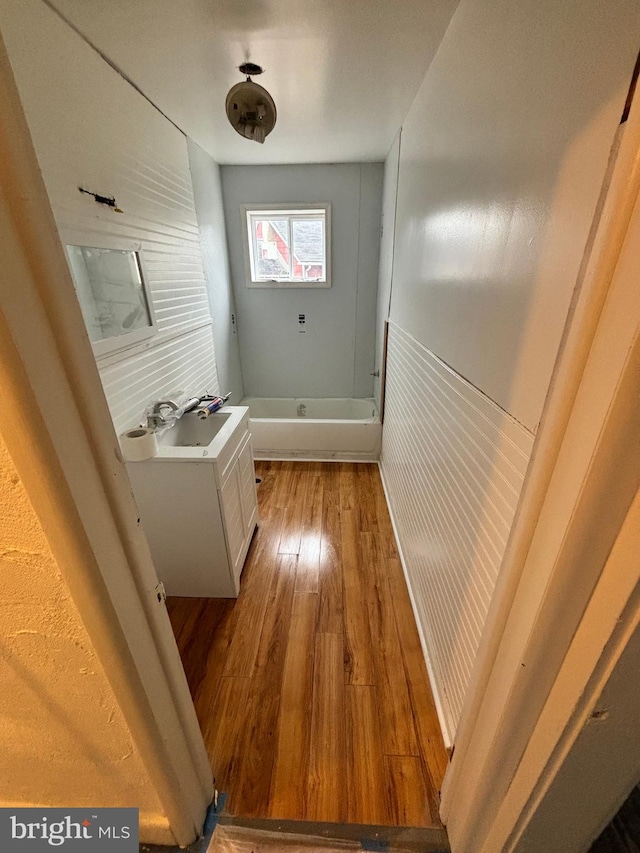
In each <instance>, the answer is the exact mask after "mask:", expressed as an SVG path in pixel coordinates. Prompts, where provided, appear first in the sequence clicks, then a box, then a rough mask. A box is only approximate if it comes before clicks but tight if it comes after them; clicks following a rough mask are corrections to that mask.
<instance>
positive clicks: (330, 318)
mask: <svg viewBox="0 0 640 853" xmlns="http://www.w3.org/2000/svg"><path fill="white" fill-rule="evenodd" d="M220 171H221V175H222V191H223V198H224V210H225V218H226V224H227V235H228V244H229V257H230V263H231V276H232V281H233V289H234V295H235V303H236V307H237V310H238V334H239V341H240V357H241V361H242V371H243V377H244V388H245V393H246V394H247V395H249V396H252V397H253V396H256V397H370V396H372V394H373V378H372V376H370V374H371V373H372V372H373V370H374V363H375V325H376V301H377V288H378V255H379V248H380V221H381V205H382V181H383V164H382V163H349V164H331V165H310V166H222V167H221V169H220ZM313 202H330V203H331V282H332V286H331V287H330V288H321V289H318V290H313V289H310V288H286V289H285V288H269V289H255V288H253V289H252V288H247V287H246V285H245V264H244V243H243V219H242V214H241V205H243V204H279V203H282V204H283V206H286V205H287V204H292V203H305V204H310V203H313ZM298 314H306V318H307V322H306V326H305V333H304V334H300V332H299V326H298ZM219 352H220V350H219V344H218V341H217V339H216V353H219ZM218 359H220V355H218ZM221 381H222V380H221Z"/></svg>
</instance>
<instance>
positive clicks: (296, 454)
mask: <svg viewBox="0 0 640 853" xmlns="http://www.w3.org/2000/svg"><path fill="white" fill-rule="evenodd" d="M253 458H254V459H256V460H261V461H264V462H295V461H296V460H297V461H299V462H376V463H378V462H379V461H380V454H379V453H341V452H338V451H328V452H326V453H323V452H317V451H311V450H292V451H290V452H288V451H280V450H278V451H270V450H256V449H255V448H254V450H253Z"/></svg>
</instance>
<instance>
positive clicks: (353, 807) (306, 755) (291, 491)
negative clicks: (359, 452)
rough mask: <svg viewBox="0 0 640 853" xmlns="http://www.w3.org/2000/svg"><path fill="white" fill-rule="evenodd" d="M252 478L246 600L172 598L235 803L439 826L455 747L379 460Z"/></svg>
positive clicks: (207, 733)
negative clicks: (256, 511)
mask: <svg viewBox="0 0 640 853" xmlns="http://www.w3.org/2000/svg"><path fill="white" fill-rule="evenodd" d="M256 475H257V476H258V477H260V478H261V479H262V483H261V484H260V485H259V486H258V499H259V504H260V519H261V523H260V527H259V529H258V531H257V533H256V535H255V536H254V539H253V543H252V545H251V549H250V551H249V555H248V558H247V562H246V565H245V568H244V572H243V576H242V585H241V592H240V596H239V598H238V600H237V601H230V600H222V599H197V598H172V599H171V598H170V599H169V601H168V606H169V615H170V617H171V622H172V625H173V629H174V632H175V635H176V638H177V641H178V647H179V649H180V654H181V656H182V661H183V664H184V668H185V672H186V675H187V680H188V682H189V686H190V689H191V693H192V696H193V699H194V703H195V707H196V712H197V714H198V718H199V720H200V725H201V727H202V731H203V735H204V740H205V743H206V746H207V749H208V751H209V755H210V757H211V762H212V766H213V770H214V774H215V777H216V783H217V787H218V789H219V790H221V791H226V792H227V793H228V801H227V808H228V811H229V812H231V813H232V814H235V815H240V816H243V817H256V818H269V817H271V818H283V819H284V818H288V819H292V820H308V821H329V822H341V823H362V824H387V825H404V826H416V827H428V826H440V822H439V819H438V806H437V803H438V794H437V792H438V790H439V788H440V785H441V782H442V777H443V774H444V770H445V767H446V761H447V755H446V752H445V749H444V746H443V743H442V739H441V736H440V729H439V726H438V721H437V717H436V712H435V708H434V704H433V698H432V695H431V691H430V688H429V682H428V680H427V673H426V670H425V665H424V659H423V656H422V650H421V647H420V641H419V638H418V633H417V630H416V626H415V621H414V618H413V613H412V610H411V604H410V601H409V596H408V593H407V588H406V585H405V581H404V576H403V573H402V567H401V565H400V561H399V559H398V554H397V551H396V548H395V541H394V537H393V531H392V528H391V522H390V519H389V514H388V511H387V506H386V503H385V499H384V494H383V491H382V484H381V482H380V475H379V472H378V468H377V466H376V465H371V464H360V465H356V464H346V463H315V462H258V463H257V465H256Z"/></svg>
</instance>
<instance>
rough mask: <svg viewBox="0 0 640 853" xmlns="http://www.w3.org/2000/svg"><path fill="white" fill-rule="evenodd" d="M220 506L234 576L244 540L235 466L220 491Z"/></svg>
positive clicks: (237, 569) (236, 574)
mask: <svg viewBox="0 0 640 853" xmlns="http://www.w3.org/2000/svg"><path fill="white" fill-rule="evenodd" d="M220 504H221V507H222V517H223V519H224V529H225V533H226V537H227V547H228V549H229V561H230V563H231V565H232V566H233V573H234V576H235V577H237V576H238V574H239V566H238V563H239V561H240V559H241V557H242V551H243V547H242V546H243V545H244V541H245V538H246V532H245V525H244V518H243V516H242V501H241V498H240V477H239V469H238V466H237V465H234V466H233V468H232V469H231V471H230V472H229V476H228V477H227V479H226V480H225V481H224V483H223V484H222V488H221V489H220Z"/></svg>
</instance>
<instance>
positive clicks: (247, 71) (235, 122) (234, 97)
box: [225, 62, 277, 143]
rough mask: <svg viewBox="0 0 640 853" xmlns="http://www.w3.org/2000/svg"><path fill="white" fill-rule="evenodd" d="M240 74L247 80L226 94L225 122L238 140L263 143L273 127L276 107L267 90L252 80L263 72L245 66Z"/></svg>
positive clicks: (254, 67) (251, 65)
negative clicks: (229, 125) (228, 123)
mask: <svg viewBox="0 0 640 853" xmlns="http://www.w3.org/2000/svg"><path fill="white" fill-rule="evenodd" d="M239 70H240V71H241V73H242V74H244V75H245V76H246V79H245V80H243V81H242V83H237V84H236V85H235V86H233V87H232V88H231V89H230V90H229V94H228V95H227V100H226V104H225V108H226V111H227V118H228V119H229V122H230V124H231V127H233V129H234V130H235V131H236V133H239V134H240V136H244V138H245V139H251V140H253V142H260V143H263V142H264V140H265V139H266V137H267V136H268V135H269V134H270V133H271V131H272V130H273V128H274V127H275V124H276V118H277V112H276V105H275V104H274V102H273V98H272V97H271V95H270V94H269V93H268V92H267V90H266V89H264V88H263V87H262V86H258V84H257V83H254V82H253V80H252V79H251V77H255V76H257V75H258V74H262V73H263V71H264V69H263V68H261V67H260V66H259V65H256V64H255V63H254V62H245V63H244V64H243V65H241V66H240V68H239Z"/></svg>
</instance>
